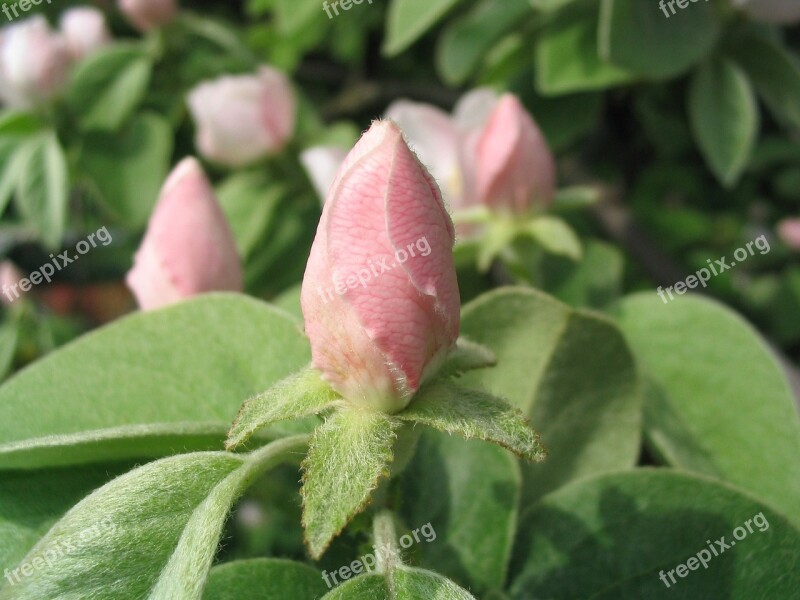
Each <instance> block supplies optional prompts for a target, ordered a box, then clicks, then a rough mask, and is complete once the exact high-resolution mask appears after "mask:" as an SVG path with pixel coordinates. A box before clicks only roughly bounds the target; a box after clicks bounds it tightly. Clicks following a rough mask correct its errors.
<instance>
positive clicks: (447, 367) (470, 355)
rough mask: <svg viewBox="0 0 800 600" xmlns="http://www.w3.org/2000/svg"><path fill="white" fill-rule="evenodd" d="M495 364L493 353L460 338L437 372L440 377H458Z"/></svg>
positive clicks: (484, 347)
mask: <svg viewBox="0 0 800 600" xmlns="http://www.w3.org/2000/svg"><path fill="white" fill-rule="evenodd" d="M496 364H497V359H496V358H495V356H494V353H493V352H492V351H491V350H489V348H487V347H486V346H481V345H480V344H476V343H475V342H471V341H469V340H468V339H466V338H463V337H460V338H458V341H457V342H456V348H455V350H453V351H452V352H451V353H450V354H449V355H448V356H447V360H446V361H445V363H444V366H442V368H441V370H440V371H439V376H440V377H453V376H458V375H461V374H463V373H466V372H467V371H472V370H473V369H485V368H486V367H493V366H495V365H496Z"/></svg>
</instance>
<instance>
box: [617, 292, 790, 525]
mask: <svg viewBox="0 0 800 600" xmlns="http://www.w3.org/2000/svg"><path fill="white" fill-rule="evenodd" d="M617 312H618V317H619V321H620V324H621V325H622V327H623V328H624V330H625V333H626V335H627V336H628V339H629V340H630V342H631V345H632V346H633V348H634V349H635V351H636V355H637V357H639V359H640V361H641V364H642V366H643V369H644V370H645V372H646V373H647V375H648V376H649V377H650V378H651V382H652V386H651V387H650V388H649V393H648V394H647V397H646V403H645V431H646V434H647V438H648V442H649V444H650V445H651V446H652V447H653V449H654V450H655V451H656V452H657V453H658V454H659V455H660V456H661V457H662V458H663V459H664V460H666V461H667V462H668V463H669V464H671V465H675V466H677V467H681V468H684V469H690V470H695V471H698V472H700V473H704V474H706V475H710V476H713V477H719V478H722V479H725V480H728V481H731V482H732V483H735V484H736V485H738V486H741V487H742V488H744V489H747V490H750V492H751V493H752V494H754V495H756V496H758V497H760V498H763V499H764V500H765V501H766V502H769V503H771V504H772V505H773V506H775V507H776V508H777V509H779V510H781V511H783V513H784V514H785V515H786V516H787V517H789V518H790V519H792V520H793V521H794V522H795V523H800V463H799V462H798V461H797V457H798V456H800V419H798V416H797V411H796V408H795V406H794V400H793V396H792V392H791V390H790V387H789V385H788V383H787V381H786V377H785V375H784V373H783V370H782V368H781V366H780V364H779V363H778V361H777V360H776V358H775V356H774V355H773V354H772V352H771V351H770V350H769V348H768V347H767V346H766V344H765V343H764V341H763V340H762V339H761V338H760V336H759V334H758V333H757V332H756V331H755V330H754V329H753V328H752V327H751V326H750V325H749V324H747V323H746V322H744V321H743V320H742V319H741V318H740V317H739V316H738V315H736V314H735V313H733V312H732V311H731V310H729V309H727V308H725V307H724V306H722V305H720V304H717V303H716V302H712V301H710V300H705V299H700V298H696V297H690V296H685V297H682V298H680V299H677V300H676V301H674V302H672V303H670V304H668V305H664V304H663V303H662V301H661V300H660V299H659V297H658V296H657V295H656V293H655V292H651V293H649V294H644V293H642V294H637V295H634V296H631V297H629V298H626V299H625V300H624V301H623V302H622V303H621V305H620V307H619V309H618V311H617Z"/></svg>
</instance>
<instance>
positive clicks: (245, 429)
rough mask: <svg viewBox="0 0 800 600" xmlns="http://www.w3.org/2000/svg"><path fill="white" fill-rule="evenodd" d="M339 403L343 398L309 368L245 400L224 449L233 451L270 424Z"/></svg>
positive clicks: (317, 412)
mask: <svg viewBox="0 0 800 600" xmlns="http://www.w3.org/2000/svg"><path fill="white" fill-rule="evenodd" d="M340 400H341V396H339V394H337V393H336V392H334V391H333V389H332V388H331V387H330V386H329V385H328V384H327V383H326V382H325V381H323V380H322V377H321V376H320V372H319V371H317V370H316V369H314V368H313V367H310V366H309V367H306V368H305V369H303V370H302V371H300V372H298V373H295V374H294V375H290V376H289V377H287V378H286V379H282V380H280V381H279V382H278V383H276V384H275V385H273V386H272V387H270V388H269V389H268V390H266V391H264V392H261V393H260V394H258V395H257V396H254V397H252V398H250V399H249V400H245V402H244V404H242V408H241V409H240V410H239V414H238V415H236V419H235V420H234V422H233V426H232V427H231V430H230V431H229V432H228V440H227V441H226V442H225V447H226V448H227V449H228V450H231V449H233V448H235V447H237V446H239V445H241V444H243V443H245V442H246V441H247V440H249V439H250V438H251V437H252V435H253V434H254V433H255V432H256V431H258V430H259V429H262V428H264V427H266V426H267V425H272V424H273V423H275V422H277V421H285V420H287V419H300V418H303V417H308V416H311V415H316V414H319V413H321V412H323V411H324V410H327V409H329V408H331V407H332V406H334V405H335V404H336V402H337V401H340Z"/></svg>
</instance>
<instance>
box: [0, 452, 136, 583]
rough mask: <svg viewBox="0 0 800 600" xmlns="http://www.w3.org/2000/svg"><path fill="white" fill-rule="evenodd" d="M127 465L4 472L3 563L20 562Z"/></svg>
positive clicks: (0, 502)
mask: <svg viewBox="0 0 800 600" xmlns="http://www.w3.org/2000/svg"><path fill="white" fill-rule="evenodd" d="M126 466H127V465H126ZM126 466H123V465H117V464H113V465H98V466H95V465H93V466H89V467H73V468H61V469H42V470H34V471H9V472H4V473H0V565H2V566H4V567H10V566H13V565H16V564H18V563H19V561H21V560H22V558H23V557H24V556H25V555H26V554H27V553H28V551H29V550H30V549H31V548H33V546H34V545H35V544H36V542H38V541H39V540H40V539H41V537H42V536H43V535H44V534H45V533H47V531H48V530H49V529H50V527H52V526H53V524H54V523H55V522H56V521H57V520H58V519H60V518H61V517H62V516H63V515H64V513H66V512H67V511H68V510H69V509H70V508H72V507H73V506H74V505H75V504H76V503H77V502H79V501H80V500H82V499H83V498H84V497H86V496H87V495H88V494H89V493H91V492H92V491H93V490H95V489H96V488H98V487H100V486H101V485H103V484H104V483H106V482H107V481H108V480H109V479H111V478H112V476H113V475H116V474H121V473H123V472H124V471H125V470H126ZM112 474H113V475H112ZM0 587H1V586H0Z"/></svg>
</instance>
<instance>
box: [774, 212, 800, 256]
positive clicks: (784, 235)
mask: <svg viewBox="0 0 800 600" xmlns="http://www.w3.org/2000/svg"><path fill="white" fill-rule="evenodd" d="M776 231H777V233H778V237H779V238H780V239H781V241H782V242H783V243H784V244H786V245H787V246H789V248H791V249H792V250H794V251H795V252H800V219H796V218H790V219H783V220H782V221H780V222H779V223H778V226H777V228H776Z"/></svg>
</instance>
